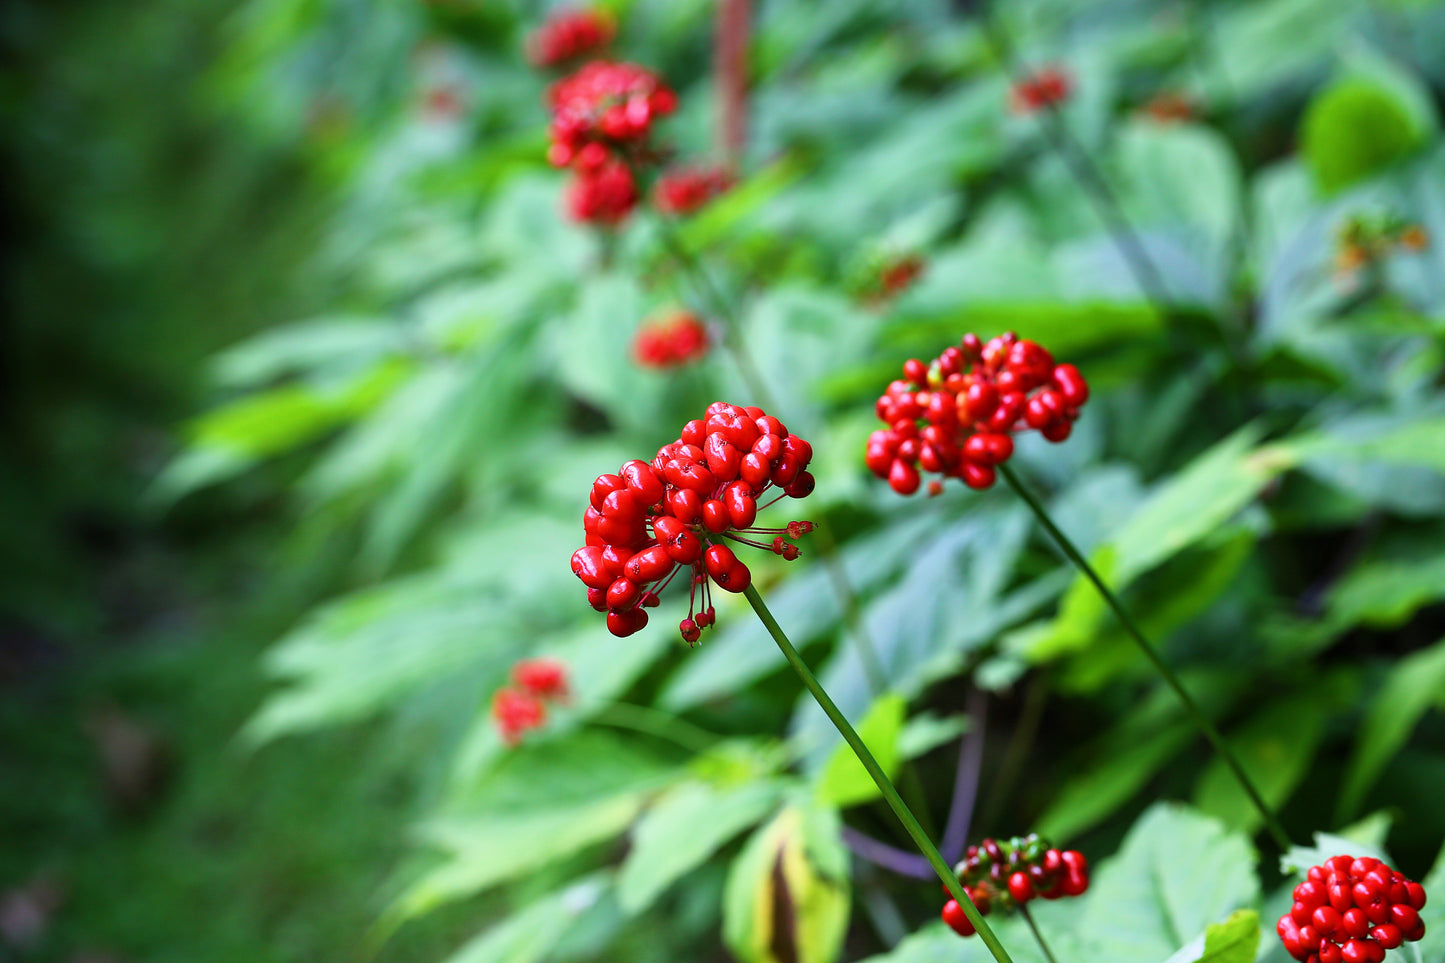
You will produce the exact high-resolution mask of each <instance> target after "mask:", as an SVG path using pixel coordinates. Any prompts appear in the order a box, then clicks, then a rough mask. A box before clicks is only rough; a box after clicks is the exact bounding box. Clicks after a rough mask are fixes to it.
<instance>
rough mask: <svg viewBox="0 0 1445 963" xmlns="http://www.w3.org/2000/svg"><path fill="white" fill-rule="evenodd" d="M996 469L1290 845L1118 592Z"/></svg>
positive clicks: (1002, 469)
mask: <svg viewBox="0 0 1445 963" xmlns="http://www.w3.org/2000/svg"><path fill="white" fill-rule="evenodd" d="M998 471H999V474H1000V475H1002V476H1003V478H1004V480H1005V481H1006V482H1008V484H1009V487H1010V488H1012V489H1013V490H1014V491H1015V492H1016V493H1017V494H1018V496H1019V497H1020V498H1022V499H1023V500H1024V503H1025V504H1026V505H1028V506H1029V508H1030V509H1031V510H1032V511H1033V513H1034V517H1036V518H1037V519H1038V520H1039V524H1041V525H1043V527H1044V530H1045V531H1046V532H1048V533H1049V537H1050V538H1052V539H1053V540H1054V544H1056V545H1058V546H1059V548H1060V550H1062V551H1063V553H1064V554H1065V555H1067V556H1068V558H1069V561H1071V562H1073V563H1074V565H1075V566H1076V567H1077V568H1078V569H1079V571H1080V572H1082V573H1083V574H1084V577H1085V578H1087V579H1088V580H1089V581H1090V582H1092V583H1093V584H1094V588H1095V589H1097V590H1098V592H1099V595H1100V596H1101V597H1102V598H1103V599H1104V602H1105V603H1106V604H1107V605H1108V606H1109V608H1110V609H1112V610H1113V612H1114V616H1115V618H1117V619H1118V620H1119V624H1121V625H1122V626H1124V630H1125V631H1126V632H1128V633H1129V635H1130V637H1132V638H1133V640H1134V642H1135V643H1136V644H1137V645H1138V646H1139V648H1140V650H1141V651H1143V653H1144V656H1145V657H1146V658H1147V659H1148V660H1149V662H1150V663H1151V664H1152V665H1153V666H1154V668H1155V669H1156V670H1157V671H1158V672H1159V674H1160V675H1161V676H1163V678H1164V681H1165V682H1167V683H1168V684H1169V687H1170V688H1171V689H1173V690H1174V694H1175V695H1177V696H1178V697H1179V701H1180V702H1181V703H1183V705H1184V708H1185V710H1186V711H1187V712H1188V713H1189V715H1190V716H1191V717H1192V718H1193V720H1194V724H1195V725H1196V726H1198V727H1199V731H1200V732H1202V733H1204V736H1205V738H1207V739H1208V740H1209V741H1210V743H1211V744H1212V745H1213V746H1214V749H1215V751H1216V752H1218V753H1219V755H1220V756H1221V757H1222V758H1223V759H1224V762H1225V764H1226V765H1228V766H1229V769H1230V772H1232V773H1234V778H1235V779H1237V780H1239V784H1240V786H1242V787H1243V788H1244V791H1245V793H1246V794H1247V795H1248V796H1249V799H1250V802H1252V803H1253V804H1254V807H1255V809H1257V810H1259V814H1260V816H1262V817H1263V818H1264V824H1265V828H1266V829H1268V830H1269V834H1270V836H1271V837H1272V838H1273V839H1274V841H1275V844H1276V845H1278V846H1279V848H1280V849H1281V850H1284V851H1288V850H1289V848H1290V841H1289V836H1288V835H1286V833H1285V831H1284V829H1283V827H1281V826H1280V824H1279V820H1278V819H1277V818H1276V817H1275V815H1274V811H1273V810H1271V809H1270V808H1269V805H1268V804H1267V803H1266V802H1265V801H1264V797H1263V796H1261V795H1260V793H1259V790H1258V789H1256V788H1255V785H1254V782H1253V781H1252V780H1251V779H1250V778H1249V775H1248V774H1247V773H1246V772H1245V771H1244V767H1243V766H1241V765H1240V763H1239V760H1238V759H1237V758H1235V755H1234V752H1233V750H1231V749H1230V748H1229V744H1228V743H1227V742H1225V741H1224V736H1223V735H1221V734H1220V732H1219V730H1218V729H1216V728H1215V726H1214V723H1212V722H1210V721H1209V717H1208V716H1206V715H1205V714H1204V711H1203V710H1202V709H1200V708H1199V703H1197V702H1195V701H1194V697H1193V696H1191V695H1190V694H1189V690H1188V689H1186V688H1184V683H1183V682H1181V681H1180V680H1179V676H1177V675H1175V674H1174V670H1173V669H1171V668H1169V666H1168V664H1167V663H1165V661H1164V659H1163V658H1162V657H1161V656H1160V655H1159V651H1158V650H1157V649H1155V648H1154V646H1153V644H1151V643H1150V641H1149V640H1148V638H1146V637H1145V635H1144V632H1143V631H1142V630H1141V629H1140V628H1139V625H1138V623H1136V622H1135V621H1134V618H1133V616H1131V615H1130V614H1129V612H1128V611H1127V610H1126V609H1125V608H1124V605H1123V603H1122V602H1120V601H1119V598H1118V596H1116V595H1115V594H1114V593H1113V592H1112V591H1110V590H1109V587H1108V586H1107V585H1105V584H1104V580H1103V579H1101V578H1100V577H1099V573H1098V572H1096V571H1094V567H1093V566H1092V565H1090V564H1089V563H1088V561H1087V560H1086V559H1085V558H1084V556H1083V555H1082V554H1080V552H1079V550H1078V548H1076V547H1075V546H1074V543H1073V542H1071V541H1069V538H1068V536H1067V535H1065V534H1064V533H1063V532H1061V531H1059V527H1058V526H1057V525H1055V524H1054V521H1053V519H1052V518H1050V517H1049V513H1048V511H1046V510H1045V509H1044V506H1043V505H1042V504H1040V502H1039V500H1038V499H1037V498H1035V497H1034V496H1033V494H1032V493H1031V492H1029V490H1028V489H1026V488H1025V487H1024V486H1023V484H1022V483H1021V482H1020V481H1019V479H1018V476H1017V475H1015V474H1014V473H1013V470H1012V469H1011V468H1009V467H1008V466H1007V465H999V466H998Z"/></svg>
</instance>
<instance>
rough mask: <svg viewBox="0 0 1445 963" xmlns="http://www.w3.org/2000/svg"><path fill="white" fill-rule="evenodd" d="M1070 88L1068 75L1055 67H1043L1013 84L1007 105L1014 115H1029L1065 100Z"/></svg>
mask: <svg viewBox="0 0 1445 963" xmlns="http://www.w3.org/2000/svg"><path fill="white" fill-rule="evenodd" d="M1072 86H1073V85H1072V84H1071V83H1070V82H1069V77H1068V75H1067V74H1065V73H1064V72H1063V71H1062V70H1060V69H1059V68H1057V67H1044V68H1042V69H1040V70H1039V71H1038V72H1036V73H1034V74H1033V75H1032V76H1029V77H1025V78H1024V79H1023V80H1020V81H1017V82H1015V83H1014V85H1013V89H1012V90H1011V91H1010V93H1009V105H1010V106H1011V107H1012V108H1013V110H1014V113H1017V114H1031V113H1033V112H1034V111H1036V110H1039V109H1041V108H1044V107H1052V106H1053V105H1055V104H1058V103H1061V102H1063V101H1064V100H1066V99H1067V98H1068V96H1069V91H1070V89H1071V87H1072Z"/></svg>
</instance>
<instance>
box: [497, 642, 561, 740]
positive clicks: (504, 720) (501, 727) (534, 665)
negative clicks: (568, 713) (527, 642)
mask: <svg viewBox="0 0 1445 963" xmlns="http://www.w3.org/2000/svg"><path fill="white" fill-rule="evenodd" d="M512 683H513V684H512V685H508V686H503V687H502V688H500V689H498V690H497V691H496V692H495V693H493V695H492V722H493V723H494V724H495V725H496V727H497V732H498V734H500V735H501V737H502V741H503V742H505V743H507V745H509V746H515V745H516V744H517V743H518V742H520V741H521V739H522V735H523V734H524V733H526V732H528V731H529V730H532V729H538V728H541V727H542V726H543V725H545V724H546V722H547V703H548V702H565V701H566V700H567V696H568V688H567V667H566V666H565V665H563V664H562V663H561V662H558V661H556V660H555V659H523V660H522V661H520V662H518V663H517V664H516V665H514V666H512Z"/></svg>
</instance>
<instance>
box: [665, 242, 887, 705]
mask: <svg viewBox="0 0 1445 963" xmlns="http://www.w3.org/2000/svg"><path fill="white" fill-rule="evenodd" d="M660 230H661V233H662V243H663V246H664V247H666V248H667V251H668V253H669V254H671V255H672V256H673V258H674V259H675V260H676V261H677V263H679V264H681V265H682V267H683V270H684V271H686V272H687V273H688V275H689V276H690V277H691V278H692V283H693V286H694V287H695V288H697V289H698V291H699V292H701V294H702V296H703V297H705V298H706V299H707V300H709V301H711V302H712V305H713V310H715V311H717V312H718V314H719V315H720V316H721V317H722V319H723V321H724V322H725V331H726V338H725V340H724V342H723V344H724V346H725V347H726V348H727V350H728V353H729V354H730V355H732V359H733V363H734V364H735V365H737V369H738V376H739V377H740V378H742V381H743V384H744V385H745V386H746V387H747V389H748V391H750V392H751V393H752V395H753V397H755V398H757V400H758V401H759V403H761V404H762V405H763V407H765V408H767V409H768V410H769V411H776V409H777V407H778V406H777V402H776V399H774V398H773V396H772V393H771V392H770V391H769V390H768V385H767V381H766V380H765V379H764V378H763V376H762V375H761V374H760V373H759V371H758V366H757V364H756V363H755V362H754V361H753V358H752V355H751V354H749V353H748V350H747V347H746V345H744V344H743V342H742V325H741V323H740V319H739V317H738V315H737V312H736V311H734V310H733V306H732V302H731V301H729V300H728V299H727V298H726V297H724V296H723V293H722V290H721V289H720V288H719V287H718V286H717V285H716V284H714V283H713V280H712V276H711V275H710V274H709V273H708V272H707V270H706V269H705V268H704V267H703V265H702V263H701V262H700V261H699V260H698V259H697V257H696V256H695V255H694V254H693V253H692V252H691V251H689V250H688V249H687V245H685V244H683V242H682V239H681V238H680V237H678V235H677V232H676V231H675V230H674V228H673V225H672V222H671V221H669V220H666V219H664V220H662V222H661V225H660ZM814 537H815V538H816V539H817V540H818V547H819V549H820V554H821V555H822V559H823V570H824V571H825V572H826V573H827V575H828V581H829V582H830V583H831V584H832V587H833V594H834V595H836V596H837V597H838V601H839V602H840V603H841V604H842V606H843V624H844V625H846V626H847V627H848V633H849V634H850V635H851V636H853V638H854V639H856V640H857V643H858V656H859V661H860V662H861V663H862V665H863V674H864V675H865V676H866V677H867V679H868V687H869V688H870V689H871V690H872V692H873V694H874V695H875V696H879V695H882V694H883V693H884V692H886V691H888V676H887V674H886V673H885V672H884V671H883V663H882V661H881V660H880V659H879V658H878V650H877V648H876V647H875V646H874V645H873V640H872V639H871V638H870V637H869V635H868V632H867V630H866V629H865V628H864V627H863V622H862V618H861V613H860V611H859V606H858V595H857V593H856V592H854V591H853V586H852V585H851V584H850V583H849V581H848V573H847V572H845V571H843V563H842V561H841V560H839V558H838V554H837V550H838V544H837V541H836V540H835V539H834V538H833V533H832V532H831V531H829V530H828V529H827V528H826V527H823V528H819V529H817V530H816V531H815V532H814Z"/></svg>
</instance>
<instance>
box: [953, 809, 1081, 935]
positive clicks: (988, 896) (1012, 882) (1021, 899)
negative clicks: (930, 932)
mask: <svg viewBox="0 0 1445 963" xmlns="http://www.w3.org/2000/svg"><path fill="white" fill-rule="evenodd" d="M953 871H954V873H955V874H956V875H957V876H958V881H959V882H960V883H961V884H963V890H964V892H965V893H967V894H968V898H969V899H970V900H971V901H972V902H973V905H974V906H975V907H976V908H977V909H978V912H979V914H980V915H982V916H987V915H988V914H989V913H990V912H991V911H993V910H994V909H1000V910H1003V911H1005V912H1007V911H1009V910H1012V909H1013V908H1015V907H1017V906H1022V905H1024V904H1025V903H1027V902H1028V901H1029V900H1031V899H1034V898H1036V897H1042V898H1043V899H1059V898H1061V897H1064V896H1078V895H1079V894H1081V893H1083V892H1084V891H1085V890H1087V889H1088V888H1089V863H1088V861H1087V860H1086V859H1084V854H1083V853H1079V852H1075V851H1074V850H1072V849H1065V850H1058V849H1054V848H1052V847H1051V846H1049V844H1048V842H1047V841H1046V840H1044V839H1041V838H1040V837H1039V836H1038V834H1036V833H1030V834H1029V835H1027V836H1022V837H1020V836H1015V837H1013V838H1012V839H1004V840H995V839H985V840H984V841H983V842H981V843H979V844H978V845H977V846H970V847H968V850H967V851H966V852H965V853H964V857H963V860H962V861H961V862H960V863H959V864H958V865H957V866H955V867H954V868H953ZM946 892H947V890H946V889H945V893H946ZM942 915H943V921H944V922H945V923H947V924H948V925H949V927H950V928H951V929H952V930H953V931H954V932H955V933H957V934H958V935H959V936H972V935H973V934H974V928H973V924H972V923H970V922H969V920H968V917H967V916H966V915H964V912H963V907H961V906H960V905H959V904H958V900H955V899H950V900H949V901H948V902H947V903H945V904H944V905H943V914H942Z"/></svg>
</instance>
